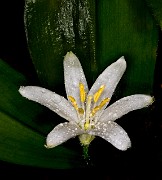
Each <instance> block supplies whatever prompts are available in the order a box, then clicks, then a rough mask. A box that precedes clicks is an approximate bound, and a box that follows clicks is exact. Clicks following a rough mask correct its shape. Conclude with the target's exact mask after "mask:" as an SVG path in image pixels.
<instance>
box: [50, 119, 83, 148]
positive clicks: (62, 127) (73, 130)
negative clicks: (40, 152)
mask: <svg viewBox="0 0 162 180" xmlns="http://www.w3.org/2000/svg"><path fill="white" fill-rule="evenodd" d="M82 133H83V131H82V130H81V129H80V128H79V127H78V126H77V125H76V124H74V123H73V124H72V123H68V122H65V123H61V124H59V125H57V126H56V127H55V128H54V129H53V130H52V131H51V132H50V133H49V134H48V136H47V139H46V144H47V145H46V147H47V148H53V147H55V146H58V145H60V144H62V143H63V142H65V141H67V140H68V139H70V138H73V137H75V136H77V135H80V134H82Z"/></svg>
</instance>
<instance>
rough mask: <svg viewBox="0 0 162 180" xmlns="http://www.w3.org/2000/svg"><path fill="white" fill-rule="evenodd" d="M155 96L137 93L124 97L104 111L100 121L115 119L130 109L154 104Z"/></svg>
mask: <svg viewBox="0 0 162 180" xmlns="http://www.w3.org/2000/svg"><path fill="white" fill-rule="evenodd" d="M152 102H153V98H152V97H151V96H148V95H143V94H135V95H131V96H127V97H124V98H122V99H120V100H118V101H116V102H115V103H113V104H112V105H111V106H109V107H108V108H106V109H105V110H104V111H103V114H102V115H101V117H100V122H101V121H102V122H105V121H115V120H116V119H118V118H120V117H121V116H123V115H125V114H127V113H129V112H130V111H133V110H136V109H141V108H144V107H147V106H149V105H150V104H152Z"/></svg>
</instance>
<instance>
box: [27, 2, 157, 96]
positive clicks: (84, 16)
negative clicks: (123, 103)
mask: <svg viewBox="0 0 162 180" xmlns="http://www.w3.org/2000/svg"><path fill="white" fill-rule="evenodd" d="M25 25H26V34H27V39H28V45H29V49H30V53H31V57H32V60H33V63H34V65H35V68H36V70H37V73H38V76H39V79H40V80H41V82H42V85H43V86H45V87H48V88H50V89H55V90H56V87H60V88H61V89H63V88H64V87H63V68H62V63H63V56H64V55H65V54H66V52H67V51H70V50H72V51H73V52H74V53H75V54H76V55H77V56H78V57H79V59H80V61H81V64H82V66H83V69H84V71H85V74H86V77H87V78H88V83H89V85H91V84H92V83H93V82H94V80H95V78H96V77H97V76H98V75H99V73H101V72H102V71H103V70H104V69H105V68H106V67H107V66H108V65H110V64H111V63H112V62H114V61H116V60H117V59H118V58H119V57H120V56H125V59H126V61H127V64H128V68H127V71H126V73H125V75H124V79H122V83H121V86H119V87H120V91H118V90H117V92H119V94H120V95H121V94H122V96H123V95H128V94H132V93H147V94H150V93H152V86H153V78H154V68H155V62H156V50H157V41H158V30H157V27H156V25H155V22H154V19H153V17H152V15H151V14H150V11H149V9H148V8H147V5H146V4H145V2H144V1H141V0H137V1H135V2H134V1H131V0H114V1H106V0H105V1H104V0H102V1H92V0H69V1H64V0H59V1H58V0H41V1H40V0H39V1H38V0H35V1H34V0H33V1H31V0H26V6H25Z"/></svg>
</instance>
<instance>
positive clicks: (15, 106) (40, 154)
mask: <svg viewBox="0 0 162 180" xmlns="http://www.w3.org/2000/svg"><path fill="white" fill-rule="evenodd" d="M28 83H29V82H27V80H26V79H25V78H24V76H23V75H21V74H20V73H18V72H16V71H15V70H13V69H12V68H11V67H9V66H8V65H7V64H6V63H4V62H3V61H1V60H0V87H1V88H0V99H1V103H0V144H1V146H0V160H3V161H8V162H12V163H16V164H23V165H30V166H37V167H48V168H73V167H78V166H79V164H78V163H77V159H78V155H77V153H76V152H74V151H72V150H70V149H69V148H64V147H63V146H59V147H56V148H54V149H46V148H45V147H44V144H45V141H46V136H45V134H46V135H47V132H49V131H50V130H51V129H52V128H53V126H52V123H49V121H48V111H47V112H46V114H47V115H46V116H45V117H44V118H45V121H47V122H46V123H42V122H41V118H40V116H41V115H42V113H43V111H44V109H45V108H44V107H43V106H40V105H38V104H36V103H33V102H30V101H28V100H27V99H25V98H23V97H22V96H21V95H20V94H19V93H18V89H19V87H20V85H25V84H28ZM53 114H54V113H53ZM51 118H52V117H51ZM48 123H49V125H48ZM40 132H42V133H43V135H42V133H40Z"/></svg>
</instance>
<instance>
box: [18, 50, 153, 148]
mask: <svg viewBox="0 0 162 180" xmlns="http://www.w3.org/2000/svg"><path fill="white" fill-rule="evenodd" d="M125 69H126V61H125V60H124V57H121V58H120V59H119V60H117V61H116V62H114V63H113V64H111V65H110V66H108V67H107V68H106V69H105V70H104V71H103V72H102V74H100V76H99V77H98V78H97V80H96V81H95V83H94V84H93V86H92V87H91V89H90V90H88V85H87V82H86V79H85V75H84V72H83V69H82V67H81V64H80V62H79V60H78V58H77V57H76V56H75V55H74V54H73V53H72V52H68V53H67V54H66V56H65V58H64V78H65V89H66V94H67V99H68V100H67V99H65V98H64V97H62V96H60V95H58V94H56V93H54V92H51V91H50V90H47V89H45V88H41V87H36V86H26V87H23V86H22V87H20V89H19V92H20V93H21V95H22V96H24V97H26V98H28V99H29V100H33V101H35V102H38V103H40V104H42V105H44V106H46V107H48V108H49V109H51V110H52V111H54V112H55V113H57V114H58V115H60V116H61V117H63V118H65V119H66V120H67V121H68V122H65V123H61V124H59V125H57V126H56V127H55V128H54V129H53V130H52V131H51V132H50V133H49V134H48V136H47V139H46V147H47V148H52V147H55V146H57V145H60V144H62V143H63V142H65V141H67V140H68V139H70V138H73V137H75V136H78V135H79V139H80V142H81V144H82V145H89V144H90V142H91V141H92V140H93V139H94V137H95V136H99V137H101V138H103V139H105V140H107V141H108V142H110V143H111V144H112V145H113V146H115V147H116V148H118V149H120V150H126V149H127V148H129V147H130V146H131V141H130V139H129V137H128V135H127V133H126V132H125V131H124V129H123V128H122V127H120V126H119V125H118V124H117V123H115V122H114V121H115V120H116V119H118V118H120V117H121V116H123V115H125V114H127V113H128V112H130V111H133V110H136V109H140V108H143V107H147V106H148V105H150V104H151V103H152V102H153V98H152V97H151V96H148V95H143V94H135V95H131V96H127V97H124V98H122V99H120V100H118V101H116V102H115V103H113V104H112V105H110V106H109V107H107V108H106V106H107V105H108V103H109V102H110V99H111V97H112V95H113V92H114V90H115V88H116V86H117V84H118V82H119V80H120V79H121V77H122V75H123V73H124V71H125Z"/></svg>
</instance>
